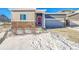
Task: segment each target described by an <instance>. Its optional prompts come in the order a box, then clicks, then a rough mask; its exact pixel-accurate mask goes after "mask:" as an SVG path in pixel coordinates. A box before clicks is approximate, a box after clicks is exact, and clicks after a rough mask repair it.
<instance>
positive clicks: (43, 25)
mask: <svg viewBox="0 0 79 59" xmlns="http://www.w3.org/2000/svg"><path fill="white" fill-rule="evenodd" d="M42 17H43V20H42V27H43V28H46V26H45V14H43V15H42Z"/></svg>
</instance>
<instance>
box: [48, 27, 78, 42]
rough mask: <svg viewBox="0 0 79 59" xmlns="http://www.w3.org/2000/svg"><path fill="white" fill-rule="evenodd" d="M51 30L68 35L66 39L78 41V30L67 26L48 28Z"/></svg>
mask: <svg viewBox="0 0 79 59" xmlns="http://www.w3.org/2000/svg"><path fill="white" fill-rule="evenodd" d="M49 31H51V32H57V33H59V34H61V35H63V36H64V37H68V40H71V41H73V42H76V43H79V32H78V31H76V30H72V29H68V28H59V29H50V30H49Z"/></svg>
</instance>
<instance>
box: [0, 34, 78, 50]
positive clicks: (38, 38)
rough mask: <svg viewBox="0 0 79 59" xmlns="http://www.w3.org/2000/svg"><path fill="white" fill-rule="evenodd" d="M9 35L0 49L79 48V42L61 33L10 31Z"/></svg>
mask: <svg viewBox="0 0 79 59" xmlns="http://www.w3.org/2000/svg"><path fill="white" fill-rule="evenodd" d="M7 36H8V37H7V38H6V39H5V40H4V41H3V42H2V44H1V45H0V49H4V50H6V49H12V50H13V49H20V50H22V49H25V50H56V49H58V50H71V49H72V50H74V49H79V44H78V43H74V42H71V41H69V40H67V38H65V37H64V36H61V35H60V34H59V33H54V32H53V33H51V32H47V33H41V34H25V35H13V33H12V32H9V33H8V35H7Z"/></svg>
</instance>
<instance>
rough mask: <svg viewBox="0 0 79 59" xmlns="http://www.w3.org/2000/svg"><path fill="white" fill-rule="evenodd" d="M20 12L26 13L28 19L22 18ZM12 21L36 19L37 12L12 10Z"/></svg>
mask: <svg viewBox="0 0 79 59" xmlns="http://www.w3.org/2000/svg"><path fill="white" fill-rule="evenodd" d="M20 14H26V20H20ZM12 21H35V12H12Z"/></svg>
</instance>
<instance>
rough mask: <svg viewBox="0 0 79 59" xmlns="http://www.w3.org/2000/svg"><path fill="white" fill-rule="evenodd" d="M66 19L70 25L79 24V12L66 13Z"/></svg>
mask: <svg viewBox="0 0 79 59" xmlns="http://www.w3.org/2000/svg"><path fill="white" fill-rule="evenodd" d="M68 19H69V21H70V26H71V27H77V26H79V13H73V14H71V15H68Z"/></svg>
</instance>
